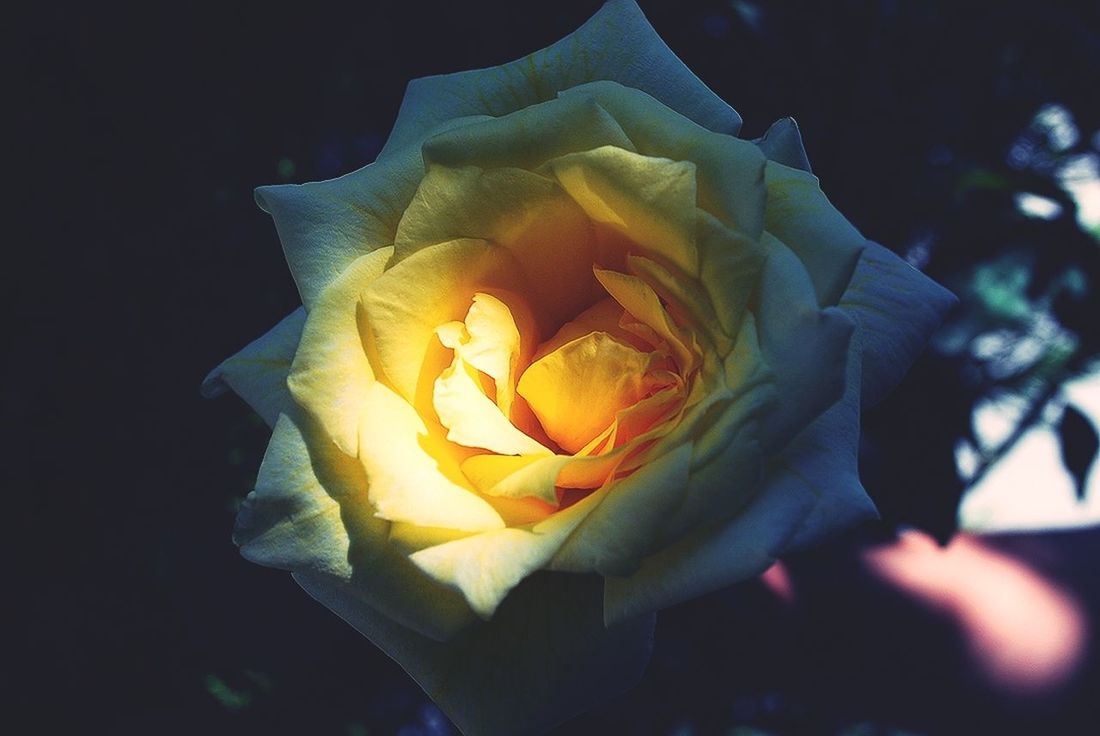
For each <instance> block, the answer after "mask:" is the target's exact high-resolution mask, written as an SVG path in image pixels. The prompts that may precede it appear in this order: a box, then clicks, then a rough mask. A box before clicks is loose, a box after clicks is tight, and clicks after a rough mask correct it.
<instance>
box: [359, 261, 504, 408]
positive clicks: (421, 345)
mask: <svg viewBox="0 0 1100 736" xmlns="http://www.w3.org/2000/svg"><path fill="white" fill-rule="evenodd" d="M522 282H523V275H522V273H521V272H520V270H519V266H518V265H517V264H516V262H515V258H513V257H512V255H511V254H510V253H509V252H508V251H507V250H506V249H505V248H501V247H497V246H493V245H491V244H489V243H486V242H484V241H479V240H454V241H450V242H446V243H440V244H439V245H434V246H431V247H429V248H424V249H423V250H420V251H417V252H416V253H414V254H412V255H411V256H409V257H408V258H406V259H405V260H403V261H401V262H400V263H397V264H396V265H394V266H393V267H391V268H389V269H388V270H387V271H386V272H385V273H383V274H382V275H381V276H380V277H379V278H378V279H376V280H375V281H373V282H372V283H371V284H370V285H369V286H367V288H366V289H364V290H363V293H362V296H361V299H360V304H361V305H362V310H363V314H362V317H363V320H364V323H365V329H366V331H367V332H368V336H369V337H370V339H371V340H373V344H374V346H375V349H376V350H377V363H374V362H373V361H372V364H373V365H374V368H375V371H376V373H378V372H380V373H382V374H384V377H385V380H387V381H388V382H389V383H390V385H392V386H393V387H394V389H395V390H396V391H397V393H398V394H400V395H401V396H402V397H404V398H405V399H406V400H407V401H409V402H410V403H412V404H413V405H414V406H416V408H417V410H418V411H419V412H420V413H421V414H422V415H424V416H429V415H430V412H431V411H432V409H431V399H432V392H433V390H434V383H435V379H436V377H438V376H439V374H440V373H441V372H442V371H443V369H444V368H446V367H447V365H448V364H449V363H450V356H449V355H447V352H448V351H447V350H445V349H444V348H443V346H442V345H441V344H440V343H439V340H438V338H437V336H436V332H435V331H436V328H437V327H439V326H440V325H442V324H445V323H447V322H454V321H457V320H461V319H462V317H463V316H464V315H465V314H466V310H467V309H468V308H469V306H470V301H471V299H472V298H473V295H474V294H475V293H477V292H479V291H481V292H485V291H492V290H493V289H494V288H497V289H504V290H508V291H512V292H514V293H524V291H525V289H524V288H523V287H522Z"/></svg>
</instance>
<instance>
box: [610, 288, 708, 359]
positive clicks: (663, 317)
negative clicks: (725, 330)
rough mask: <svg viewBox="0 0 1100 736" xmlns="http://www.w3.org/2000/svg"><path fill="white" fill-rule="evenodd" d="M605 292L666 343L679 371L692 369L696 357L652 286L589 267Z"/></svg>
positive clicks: (684, 334) (685, 335)
mask: <svg viewBox="0 0 1100 736" xmlns="http://www.w3.org/2000/svg"><path fill="white" fill-rule="evenodd" d="M593 271H594V272H595V274H596V278H597V279H599V281H600V283H601V284H603V287H604V288H605V289H607V293H608V294H610V295H611V296H612V297H614V299H615V301H617V302H618V303H619V304H621V305H622V307H623V309H625V310H626V311H628V312H630V313H631V314H632V315H634V316H635V317H636V318H638V319H639V320H640V321H641V322H642V323H643V324H645V325H646V326H647V327H649V328H650V329H652V330H653V331H654V332H656V333H657V335H658V336H660V338H661V339H663V340H665V341H666V342H668V344H669V347H670V348H671V349H672V354H673V356H674V357H675V358H676V362H677V363H678V364H679V366H680V372H681V373H682V374H684V375H687V374H688V373H689V372H690V371H692V370H693V369H694V368H695V366H696V364H697V363H698V359H697V357H696V354H695V351H694V350H693V349H692V348H691V347H689V346H690V336H689V335H688V334H687V333H686V332H685V331H684V330H683V329H681V328H680V327H679V326H678V325H677V324H676V323H675V322H673V321H672V318H671V317H670V316H669V314H668V312H666V311H665V308H664V307H663V306H662V305H661V300H660V298H659V297H658V296H657V293H656V292H655V291H653V288H652V287H650V286H649V284H647V283H646V282H644V281H642V280H641V279H640V278H638V277H637V276H630V275H628V274H624V273H619V272H617V271H605V270H603V269H600V268H596V269H593Z"/></svg>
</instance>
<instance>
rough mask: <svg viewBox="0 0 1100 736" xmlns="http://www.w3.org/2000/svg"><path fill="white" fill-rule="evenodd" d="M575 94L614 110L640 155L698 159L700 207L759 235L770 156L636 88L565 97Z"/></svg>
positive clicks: (606, 84) (587, 87) (580, 90)
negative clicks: (767, 161) (699, 122)
mask: <svg viewBox="0 0 1100 736" xmlns="http://www.w3.org/2000/svg"><path fill="white" fill-rule="evenodd" d="M620 81H622V80H620ZM573 95H576V96H578V97H581V98H592V99H595V100H596V101H597V102H598V103H599V104H600V106H601V107H603V108H604V109H605V110H607V111H608V112H610V113H611V114H612V115H613V116H614V118H615V120H616V122H618V123H619V125H621V126H622V128H623V130H624V131H626V134H627V135H629V136H630V140H631V141H633V142H634V145H635V146H637V149H638V153H640V154H643V155H646V156H665V157H667V158H671V159H675V160H681V161H694V162H695V164H696V166H697V167H698V168H697V170H696V181H697V182H698V184H697V186H698V204H699V207H700V208H701V209H703V210H706V211H707V212H710V213H711V214H713V215H714V216H716V217H718V218H719V219H720V220H721V221H722V222H723V223H725V224H726V225H727V226H728V227H733V228H736V229H737V230H739V231H740V232H742V233H744V234H745V235H747V236H748V237H750V238H757V237H759V236H760V233H761V231H762V230H763V228H764V200H765V191H764V165H765V158H764V154H763V153H762V152H761V150H760V149H759V148H758V147H757V146H756V145H754V144H753V143H752V142H751V141H746V140H741V139H740V138H736V137H734V136H732V135H723V134H722V133H721V132H718V133H715V132H713V131H712V130H707V129H706V128H705V127H703V126H702V125H699V124H698V123H696V122H694V121H692V120H689V119H688V118H687V117H684V113H685V111H684V108H682V107H676V106H673V107H671V108H670V107H666V106H665V105H662V104H660V103H659V102H658V101H657V100H655V99H653V97H651V96H650V95H648V94H646V93H645V92H643V91H641V90H640V89H638V88H634V86H633V85H629V86H624V85H623V84H619V83H617V82H612V81H608V80H603V81H599V82H592V83H590V84H583V85H579V86H577V87H574V88H573V89H569V90H565V91H564V92H562V93H561V96H562V97H571V96H573Z"/></svg>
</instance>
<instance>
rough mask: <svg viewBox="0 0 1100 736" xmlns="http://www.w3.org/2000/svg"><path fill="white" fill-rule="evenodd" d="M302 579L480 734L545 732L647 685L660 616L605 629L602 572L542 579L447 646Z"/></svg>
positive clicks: (329, 585)
mask: <svg viewBox="0 0 1100 736" xmlns="http://www.w3.org/2000/svg"><path fill="white" fill-rule="evenodd" d="M294 577H295V579H296V580H297V581H298V583H299V584H300V585H301V586H302V587H303V588H305V590H306V592H308V593H309V594H310V595H311V596H313V597H314V598H316V599H317V600H318V601H320V602H321V603H322V604H323V605H325V606H327V607H328V608H330V609H332V610H333V611H335V612H336V614H337V615H339V616H340V617H341V618H343V619H344V620H345V621H347V622H348V623H350V624H351V625H352V626H354V627H355V628H356V629H357V630H358V631H359V632H360V633H362V634H363V635H364V636H366V637H367V638H368V639H370V640H371V641H373V642H374V643H375V644H376V645H377V646H378V647H380V648H381V649H382V650H383V651H384V652H385V653H386V654H388V655H389V656H391V657H393V658H394V659H395V660H396V661H397V662H398V663H399V664H400V665H401V666H402V667H404V668H405V671H406V672H408V673H409V674H410V675H411V676H412V677H413V679H415V680H416V681H417V683H419V685H420V686H421V687H422V688H424V691H425V692H426V693H427V694H428V696H429V697H430V698H431V699H432V700H434V701H435V702H436V703H437V704H439V707H440V708H442V709H443V710H444V712H446V713H447V715H448V716H449V717H450V718H451V719H452V720H454V722H455V723H456V724H457V726H458V727H459V729H461V730H462V732H463V733H466V734H470V735H471V736H473V735H474V734H476V735H477V736H512V734H518V733H537V732H539V731H541V730H543V729H545V728H548V727H550V726H551V725H553V724H555V723H557V722H559V721H562V720H565V719H566V718H569V717H571V716H573V715H575V714H577V713H579V712H581V711H583V710H587V709H588V708H591V707H593V706H595V705H596V704H598V703H602V702H606V700H607V699H608V698H609V697H611V696H612V695H614V694H616V693H618V692H620V691H622V690H625V689H626V688H628V687H630V686H631V685H633V684H634V683H635V682H636V681H637V679H638V678H639V677H640V676H641V673H642V670H643V668H644V667H645V664H646V662H647V661H648V660H649V655H650V651H651V649H652V635H653V625H654V617H653V616H640V617H638V618H635V619H633V620H631V621H626V622H624V623H622V624H619V625H617V626H610V627H606V626H605V625H604V621H603V616H602V612H601V611H602V601H601V593H600V581H599V578H598V577H597V576H595V575H562V574H551V573H544V574H539V575H535V576H533V577H531V578H529V579H527V580H525V581H524V582H523V583H521V584H520V585H519V586H518V587H517V588H516V589H515V590H513V592H512V594H511V595H509V596H508V599H507V600H506V601H505V602H504V603H503V604H502V605H501V606H500V608H499V609H498V610H497V612H496V614H495V615H494V616H493V620H492V621H489V622H485V623H481V624H479V625H478V626H475V627H472V628H471V629H469V630H468V631H466V632H463V633H462V634H460V635H459V636H457V637H455V638H454V639H452V640H451V641H448V642H446V643H445V644H440V643H437V642H433V641H431V640H429V639H427V638H425V637H422V636H418V635H417V634H415V633H413V632H412V631H410V630H408V629H406V628H404V627H402V626H399V625H397V624H395V623H394V622H393V621H392V620H390V619H389V618H388V617H387V616H385V615H383V614H381V613H379V612H378V611H377V610H376V609H374V608H372V607H371V605H370V602H371V600H372V599H371V598H365V597H364V596H362V594H361V593H359V591H358V590H356V589H354V588H351V587H350V586H348V585H346V584H344V583H343V582H342V581H340V580H339V579H334V578H329V577H325V576H323V575H317V574H311V573H299V574H296V575H295V576H294Z"/></svg>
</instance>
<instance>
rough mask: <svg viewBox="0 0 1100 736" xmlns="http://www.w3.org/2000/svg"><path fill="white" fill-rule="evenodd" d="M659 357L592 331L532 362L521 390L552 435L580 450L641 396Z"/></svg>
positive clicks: (570, 448) (520, 385)
mask: <svg viewBox="0 0 1100 736" xmlns="http://www.w3.org/2000/svg"><path fill="white" fill-rule="evenodd" d="M654 357H655V356H654V355H653V354H652V353H643V352H641V351H639V350H637V349H636V348H634V347H633V346H630V345H627V344H625V343H622V342H620V341H618V340H616V339H615V338H614V337H612V336H611V335H609V334H607V333H606V332H591V333H589V334H587V335H585V336H584V337H580V338H577V339H576V340H573V341H572V342H569V343H566V344H565V345H563V346H562V347H560V348H558V349H557V350H555V351H553V352H552V353H549V354H548V355H545V356H543V357H542V358H540V359H539V360H537V361H536V362H534V363H532V364H531V365H530V366H528V368H527V370H526V371H524V373H523V375H522V376H521V377H520V380H519V384H518V386H517V387H516V390H517V391H518V392H519V394H520V395H521V396H522V397H523V398H524V399H526V400H527V404H528V405H529V406H530V407H531V410H532V411H534V412H535V416H537V417H538V419H539V421H540V423H541V424H542V427H543V429H544V430H545V431H546V433H547V434H548V435H549V436H550V438H551V439H553V440H554V441H555V442H557V443H558V444H559V445H560V446H561V447H562V448H564V449H565V450H567V451H568V452H570V453H575V452H577V451H579V450H580V449H581V448H582V447H584V446H585V445H586V444H588V442H589V441H591V440H592V438H593V437H595V436H596V435H598V434H599V433H600V432H602V431H603V430H604V429H606V428H607V427H608V426H609V425H610V424H611V423H612V422H613V421H614V419H615V413H616V412H617V411H619V410H620V409H622V408H624V407H626V406H629V405H631V404H633V403H635V402H637V401H638V400H639V399H641V398H642V396H643V395H644V393H645V390H646V388H647V386H646V384H645V375H646V373H647V372H648V370H649V368H650V366H651V365H652V364H653V361H654Z"/></svg>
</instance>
